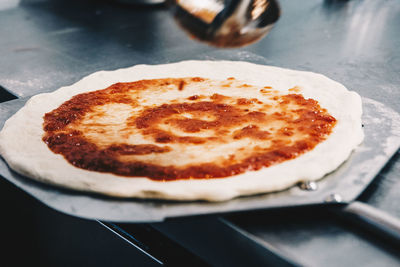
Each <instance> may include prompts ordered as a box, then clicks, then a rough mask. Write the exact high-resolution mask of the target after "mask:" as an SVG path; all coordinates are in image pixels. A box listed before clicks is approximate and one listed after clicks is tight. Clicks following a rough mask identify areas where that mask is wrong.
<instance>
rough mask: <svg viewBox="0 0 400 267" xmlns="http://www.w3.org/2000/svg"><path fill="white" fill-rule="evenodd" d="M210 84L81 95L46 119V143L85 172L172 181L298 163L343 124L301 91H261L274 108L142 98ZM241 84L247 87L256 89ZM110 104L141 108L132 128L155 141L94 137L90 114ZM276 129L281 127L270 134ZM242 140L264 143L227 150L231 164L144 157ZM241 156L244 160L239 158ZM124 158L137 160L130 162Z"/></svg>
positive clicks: (248, 102)
mask: <svg viewBox="0 0 400 267" xmlns="http://www.w3.org/2000/svg"><path fill="white" fill-rule="evenodd" d="M232 80H233V79H232V78H229V79H227V81H221V87H224V88H226V87H229V86H231V84H230V83H231V82H233V81H232ZM208 82H209V80H208V79H204V78H199V77H193V78H166V79H154V80H141V81H136V82H129V83H117V84H114V85H112V86H110V87H108V88H106V89H103V90H97V91H93V92H89V93H83V94H79V95H76V96H74V97H72V98H71V99H70V100H68V101H66V102H64V103H63V104H62V105H61V106H59V107H58V108H56V109H54V110H53V111H51V112H49V113H46V114H45V116H44V122H43V129H44V135H43V141H44V142H45V143H46V144H47V145H48V147H49V148H50V150H51V151H53V152H54V153H57V154H61V155H63V156H64V158H65V159H66V160H67V161H68V162H69V163H71V164H73V165H74V166H76V167H78V168H82V169H86V170H91V171H97V172H107V173H113V174H116V175H121V176H125V177H148V178H150V179H152V180H156V181H170V180H176V179H193V178H195V179H203V178H221V177H228V176H231V175H236V174H240V173H243V172H245V171H248V170H259V169H261V168H263V167H268V166H271V165H273V164H277V163H280V162H283V161H285V160H289V159H293V158H296V157H297V156H299V155H301V154H303V153H305V152H307V151H309V150H311V149H313V148H314V147H315V146H316V145H317V144H318V143H320V142H322V141H323V140H325V139H326V138H327V136H328V135H329V134H330V133H331V131H332V128H333V127H334V126H335V124H336V119H335V118H334V117H332V116H331V115H329V113H328V112H327V111H326V110H325V109H323V108H321V107H320V106H319V104H318V102H317V101H315V100H312V99H305V98H304V97H303V96H302V95H301V94H297V93H296V94H295V93H290V94H287V95H278V94H271V92H270V87H269V86H265V87H262V89H261V90H260V92H262V93H266V94H271V96H270V98H271V99H272V100H273V101H274V104H273V105H271V103H263V102H262V101H260V100H259V99H257V98H243V97H240V98H238V97H230V96H225V95H222V94H212V95H210V96H206V95H192V96H189V97H186V98H185V101H180V102H178V103H173V101H172V102H171V101H170V102H168V103H165V104H161V105H156V106H144V105H143V104H141V100H140V99H137V98H135V97H134V96H135V95H136V94H137V93H139V92H141V91H143V90H152V88H155V87H157V88H162V89H163V90H177V91H180V92H182V91H184V90H185V87H186V86H190V85H191V84H193V83H197V84H200V85H201V84H203V83H204V84H205V85H207V83H208ZM227 82H230V83H227ZM240 87H243V90H245V89H246V88H247V87H252V86H251V85H247V84H242V85H241V86H240ZM289 91H290V92H293V91H295V90H289ZM296 91H297V89H296ZM107 104H121V105H130V106H131V107H132V109H135V108H136V109H137V108H139V109H140V112H139V113H138V114H135V115H133V116H129V117H128V118H127V119H126V121H125V127H126V128H125V129H127V130H128V131H129V129H134V130H135V131H137V132H138V133H140V135H141V136H142V137H143V138H145V139H146V140H150V141H149V142H148V143H143V142H141V143H135V142H134V143H132V142H128V141H126V140H128V139H126V138H125V139H124V138H122V137H121V140H122V141H121V142H116V143H111V144H108V143H107V144H105V143H104V142H96V141H94V140H93V139H91V138H89V137H88V136H87V134H86V133H85V131H84V129H85V128H84V127H83V128H82V123H83V121H84V118H85V116H87V115H88V114H90V113H91V112H93V111H94V110H95V109H96V107H101V106H104V105H107ZM268 125H277V126H276V127H270V128H268V127H267V128H268V129H267V128H266V126H268ZM96 131H97V133H98V134H99V135H100V136H101V134H102V132H104V129H102V128H101V127H100V126H99V127H98V128H96ZM121 136H122V133H121ZM106 139H107V138H106ZM124 140H125V141H124ZM240 140H242V141H243V140H244V141H246V142H249V144H252V143H254V144H256V145H253V146H248V147H242V148H240V149H239V150H237V151H226V153H227V155H229V157H228V159H224V160H219V161H217V160H216V161H210V162H199V163H195V164H186V165H182V166H177V165H173V164H170V165H169V164H163V165H162V164H156V163H154V162H153V161H152V160H151V157H150V158H148V159H146V158H143V156H149V155H152V156H157V155H162V154H165V153H171V152H173V151H174V146H175V145H188V146H202V145H210V146H218V145H221V144H227V143H229V142H236V141H240ZM100 141H101V139H100ZM266 144H268V145H266ZM241 151H243V155H242V156H240V155H239V156H238V155H237V154H240V153H241ZM124 157H127V158H129V160H126V159H125V160H123V158H124Z"/></svg>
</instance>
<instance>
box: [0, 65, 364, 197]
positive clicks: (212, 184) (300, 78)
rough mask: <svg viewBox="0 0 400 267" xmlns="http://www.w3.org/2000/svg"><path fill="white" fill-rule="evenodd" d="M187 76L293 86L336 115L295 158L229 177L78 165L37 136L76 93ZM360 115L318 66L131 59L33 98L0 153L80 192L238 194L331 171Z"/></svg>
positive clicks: (348, 146) (352, 143) (352, 140)
mask: <svg viewBox="0 0 400 267" xmlns="http://www.w3.org/2000/svg"><path fill="white" fill-rule="evenodd" d="M189 76H197V77H205V78H211V79H220V80H222V79H226V78H228V77H235V78H236V79H237V80H241V81H244V82H246V83H249V84H252V85H260V86H261V85H262V86H266V85H268V86H272V87H273V89H274V90H279V91H281V92H282V93H288V91H287V90H288V89H289V88H292V87H294V86H299V87H300V88H301V92H300V93H301V94H303V96H304V97H305V98H313V99H315V100H317V101H318V102H319V103H320V105H321V106H322V107H323V108H326V109H327V110H328V112H329V113H330V114H331V115H333V116H334V117H335V118H336V119H337V124H336V126H335V127H334V129H333V132H332V133H331V134H330V136H329V137H328V138H327V139H326V140H325V141H324V142H322V143H320V144H318V145H317V146H316V147H315V148H314V149H313V150H311V151H309V152H307V153H305V154H303V155H300V156H299V157H297V158H295V159H293V160H289V161H285V162H283V163H280V164H277V165H274V166H271V167H268V168H263V169H261V170H258V171H248V172H245V173H243V174H239V175H236V176H232V177H227V178H216V179H199V180H194V179H193V180H177V181H170V182H157V181H153V180H150V179H148V178H145V177H143V178H126V177H121V176H116V175H114V174H109V173H100V172H93V171H87V170H84V169H79V168H76V167H74V166H73V165H71V164H70V163H68V162H67V161H66V160H65V159H64V158H63V156H61V155H58V154H54V153H53V152H51V151H50V150H49V148H48V147H47V145H46V144H45V143H44V142H43V141H42V139H41V138H42V134H43V129H42V122H43V119H42V117H43V115H44V114H45V113H46V112H49V111H51V110H53V109H55V108H57V107H58V106H59V105H61V104H62V103H63V102H65V101H67V100H68V99H70V98H71V97H72V96H74V95H76V94H79V93H83V92H89V91H94V90H98V89H103V88H106V87H108V86H110V85H112V84H114V83H116V82H131V81H135V80H142V79H154V78H167V77H171V78H174V77H176V78H179V77H189ZM361 114H362V106H361V98H360V96H359V95H358V94H357V93H355V92H351V91H349V90H347V89H346V88H345V87H344V86H343V85H342V84H340V83H338V82H335V81H333V80H331V79H329V78H327V77H326V76H324V75H321V74H317V73H312V72H305V71H298V70H290V69H284V68H279V67H273V66H266V65H257V64H253V63H248V62H242V61H194V60H191V61H181V62H177V63H169V64H160V65H136V66H133V67H129V68H124V69H118V70H113V71H99V72H95V73H93V74H91V75H89V76H86V77H84V78H82V79H81V80H80V81H78V82H76V83H75V84H72V85H70V86H66V87H62V88H60V89H58V90H56V91H54V92H51V93H44V94H38V95H36V96H33V97H31V99H29V100H28V102H27V103H26V104H25V106H24V107H23V108H21V109H20V110H19V111H18V112H17V113H15V114H14V115H13V116H12V117H11V118H9V119H8V120H7V121H6V122H5V124H4V127H3V129H2V131H1V132H0V155H1V156H2V157H3V158H4V159H5V161H6V162H7V163H8V165H9V167H10V168H11V169H13V170H14V171H16V172H17V173H20V174H22V175H24V176H27V177H30V178H32V179H35V180H38V181H42V182H45V183H48V184H53V185H57V186H61V187H66V188H70V189H75V190H79V191H88V192H96V193H101V194H105V195H109V196H115V197H136V198H157V199H170V200H206V201H225V200H229V199H232V198H235V197H238V196H243V195H253V194H258V193H267V192H274V191H279V190H283V189H287V188H289V187H291V186H292V185H294V184H296V183H298V182H300V181H304V180H308V181H312V180H318V179H320V178H322V177H323V176H324V175H325V174H327V173H329V172H332V171H334V170H335V169H336V168H337V167H339V165H340V164H342V163H343V162H344V161H345V160H346V159H347V158H348V157H349V155H350V154H351V152H352V150H353V149H355V148H356V147H357V145H358V144H360V143H361V142H362V140H363V137H364V134H363V131H362V128H361Z"/></svg>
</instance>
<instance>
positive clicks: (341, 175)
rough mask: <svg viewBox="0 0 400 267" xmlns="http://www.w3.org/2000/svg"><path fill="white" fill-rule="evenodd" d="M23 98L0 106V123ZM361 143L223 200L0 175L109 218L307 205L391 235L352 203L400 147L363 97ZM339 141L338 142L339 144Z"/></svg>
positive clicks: (0, 171)
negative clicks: (98, 189) (100, 190)
mask: <svg viewBox="0 0 400 267" xmlns="http://www.w3.org/2000/svg"><path fill="white" fill-rule="evenodd" d="M26 100H27V99H17V100H12V101H8V102H5V103H2V104H0V127H3V124H4V122H5V121H6V120H7V119H8V118H9V117H11V116H12V115H13V114H14V113H15V112H16V111H17V110H19V109H20V108H21V107H22V106H23V105H24V104H25V102H26ZM362 102H363V117H362V121H363V125H364V132H365V139H364V142H363V143H362V144H361V145H360V146H359V147H358V148H357V149H356V150H355V151H354V152H353V153H352V155H351V156H350V158H349V159H348V160H346V161H345V162H344V163H343V164H342V165H341V166H340V167H339V168H338V169H336V170H335V171H334V172H332V173H329V174H328V175H326V176H325V177H324V178H323V179H321V180H319V181H317V182H304V183H302V184H299V185H298V186H293V187H291V188H289V189H287V190H284V191H280V192H276V193H268V194H259V195H255V196H249V197H240V198H236V199H232V200H229V201H224V202H205V201H188V202H178V201H162V200H141V199H132V198H131V199H129V198H125V199H120V198H113V197H106V196H101V195H98V194H92V193H84V192H77V191H72V190H68V189H63V188H59V187H55V186H51V185H47V184H42V183H39V182H36V181H34V180H32V179H30V178H26V177H23V176H21V175H19V174H17V173H15V172H14V171H12V170H11V169H10V168H9V167H8V166H7V164H6V162H5V161H4V160H3V159H1V160H0V175H1V176H2V177H3V178H4V179H6V180H8V181H9V182H11V183H12V184H14V185H15V186H17V187H19V188H20V189H21V190H23V191H25V192H26V193H28V194H30V195H31V196H33V197H34V198H36V199H38V200H39V201H41V202H42V203H43V204H45V205H47V206H49V207H51V208H53V209H55V210H57V211H59V212H62V213H65V214H69V215H71V216H77V217H81V218H86V219H96V220H101V221H108V222H126V223H127V222H129V223H138V222H160V221H163V220H166V219H168V218H176V217H186V216H197V215H206V214H228V213H236V212H243V211H251V210H263V209H272V208H285V207H299V206H305V205H326V206H338V205H339V206H341V207H342V209H341V211H342V212H345V213H350V214H353V215H355V216H362V217H363V218H366V219H367V221H369V222H373V223H374V224H375V225H378V226H379V227H381V228H383V229H384V230H385V231H388V232H392V233H395V235H396V236H397V237H399V238H400V223H399V221H398V220H396V219H395V218H393V217H391V216H390V215H387V214H385V213H383V212H382V211H378V210H376V209H375V208H373V207H370V206H368V205H366V204H363V203H360V202H357V201H355V199H356V198H357V197H358V196H359V195H360V194H361V193H362V192H363V191H364V190H365V188H366V187H367V186H368V185H369V184H370V183H371V181H372V180H373V179H374V178H375V176H376V175H377V174H378V173H379V171H380V170H381V169H382V168H383V167H384V165H385V164H386V163H387V162H388V161H389V159H390V158H391V157H392V156H393V154H394V153H395V152H396V151H397V150H398V148H399V147H400V115H399V114H398V113H396V112H395V111H393V110H392V109H390V108H388V107H386V106H385V105H383V104H382V103H379V102H377V101H374V100H372V99H368V98H363V99H362ZM338 145H340V144H338Z"/></svg>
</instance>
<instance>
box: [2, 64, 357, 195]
mask: <svg viewBox="0 0 400 267" xmlns="http://www.w3.org/2000/svg"><path fill="white" fill-rule="evenodd" d="M362 139H363V132H362V128H361V100H360V97H359V95H357V94H356V93H354V92H350V91H348V90H347V89H346V88H345V87H344V86H343V85H341V84H339V83H337V82H334V81H332V80H330V79H328V78H327V77H325V76H323V75H320V74H315V73H310V72H302V71H294V70H287V69H282V68H277V67H270V66H262V65H256V64H251V63H246V62H229V61H184V62H179V63H172V64H165V65H138V66H134V67H131V68H127V69H120V70H116V71H110V72H97V73H94V74H92V75H90V76H88V77H86V78H84V79H82V80H81V81H79V82H77V83H76V84H74V85H71V86H68V87H63V88H60V89H59V90H56V91H55V92H53V93H48V94H41V95H37V96H34V97H32V98H31V99H30V100H29V101H28V102H27V104H26V105H25V106H24V107H23V108H22V109H21V110H20V111H18V112H17V113H16V114H15V115H14V116H13V117H11V118H10V119H9V120H8V121H7V122H6V124H5V126H4V128H3V130H2V131H1V133H0V153H1V155H2V157H3V158H4V159H5V160H6V161H7V163H8V164H9V166H10V167H11V168H12V169H14V170H15V171H17V172H18V173H21V174H23V175H25V176H27V177H31V178H34V179H36V180H39V181H44V182H46V183H50V184H54V185H59V186H63V187H67V188H72V189H77V190H83V191H90V192H96V193H102V194H106V195H111V196H118V197H138V198H162V199H175V200H200V199H202V200H209V201H221V200H228V199H231V198H234V197H237V196H241V195H251V194H257V193H266V192H271V191H277V190H283V189H286V188H288V187H290V186H292V185H294V184H296V183H298V182H299V181H305V180H307V181H310V180H317V179H320V178H322V177H323V176H324V175H325V174H326V173H329V172H331V171H333V170H335V169H336V168H337V167H338V166H339V165H340V164H341V163H342V162H343V161H345V160H346V159H347V157H348V156H349V155H350V153H351V151H352V150H353V149H354V148H355V147H356V146H357V145H358V144H359V143H360V142H361V141H362Z"/></svg>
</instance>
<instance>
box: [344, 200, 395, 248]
mask: <svg viewBox="0 0 400 267" xmlns="http://www.w3.org/2000/svg"><path fill="white" fill-rule="evenodd" d="M340 212H341V213H343V214H344V215H348V216H349V217H350V218H353V219H357V220H361V221H362V222H364V225H366V226H368V228H369V230H372V231H374V232H377V233H379V234H383V235H384V237H389V238H390V239H391V240H393V241H394V242H395V243H396V244H400V220H399V219H398V218H395V217H393V216H391V215H389V214H388V213H386V212H383V211H381V210H379V209H377V208H375V207H373V206H370V205H367V204H364V203H362V202H359V201H353V202H351V203H350V204H348V205H346V206H344V207H342V208H341V209H340Z"/></svg>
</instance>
